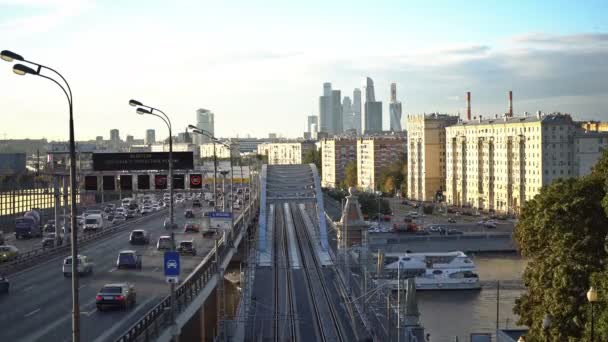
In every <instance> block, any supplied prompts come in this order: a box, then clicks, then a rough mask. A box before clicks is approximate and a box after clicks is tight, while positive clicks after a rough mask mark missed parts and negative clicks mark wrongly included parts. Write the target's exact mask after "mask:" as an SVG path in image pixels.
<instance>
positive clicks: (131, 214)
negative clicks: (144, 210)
mask: <svg viewBox="0 0 608 342" xmlns="http://www.w3.org/2000/svg"><path fill="white" fill-rule="evenodd" d="M125 217H126V219H127V220H128V219H132V218H134V217H135V210H133V209H128V210H127V215H126V216H125Z"/></svg>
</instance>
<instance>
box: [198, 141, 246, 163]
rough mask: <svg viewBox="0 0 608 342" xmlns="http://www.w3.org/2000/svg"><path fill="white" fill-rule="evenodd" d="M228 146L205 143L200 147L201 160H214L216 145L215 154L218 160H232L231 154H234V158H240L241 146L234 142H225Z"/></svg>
mask: <svg viewBox="0 0 608 342" xmlns="http://www.w3.org/2000/svg"><path fill="white" fill-rule="evenodd" d="M225 143H226V144H228V145H229V146H230V147H228V146H224V145H222V144H217V143H216V144H213V143H205V144H202V145H200V146H199V148H200V157H201V158H213V149H214V146H213V145H215V154H216V155H217V157H218V158H221V159H227V158H230V154H231V153H232V157H233V158H238V157H240V155H241V154H240V152H239V144H238V143H236V142H232V141H225Z"/></svg>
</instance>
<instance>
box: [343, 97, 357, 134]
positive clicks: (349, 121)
mask: <svg viewBox="0 0 608 342" xmlns="http://www.w3.org/2000/svg"><path fill="white" fill-rule="evenodd" d="M353 128H355V123H354V122H353V104H352V102H351V100H350V97H348V96H344V99H343V100H342V130H343V131H344V132H346V131H348V130H349V129H353Z"/></svg>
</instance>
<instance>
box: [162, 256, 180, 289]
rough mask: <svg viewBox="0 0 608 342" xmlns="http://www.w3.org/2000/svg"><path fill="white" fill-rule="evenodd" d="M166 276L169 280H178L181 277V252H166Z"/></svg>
mask: <svg viewBox="0 0 608 342" xmlns="http://www.w3.org/2000/svg"><path fill="white" fill-rule="evenodd" d="M164 265H165V278H166V279H167V282H177V281H178V279H179V269H180V265H179V253H178V252H173V251H166V252H165V263H164Z"/></svg>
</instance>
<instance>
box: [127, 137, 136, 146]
mask: <svg viewBox="0 0 608 342" xmlns="http://www.w3.org/2000/svg"><path fill="white" fill-rule="evenodd" d="M134 140H135V138H134V137H133V136H132V135H127V140H126V141H125V142H126V143H127V144H128V145H132V144H133V141H134Z"/></svg>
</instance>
